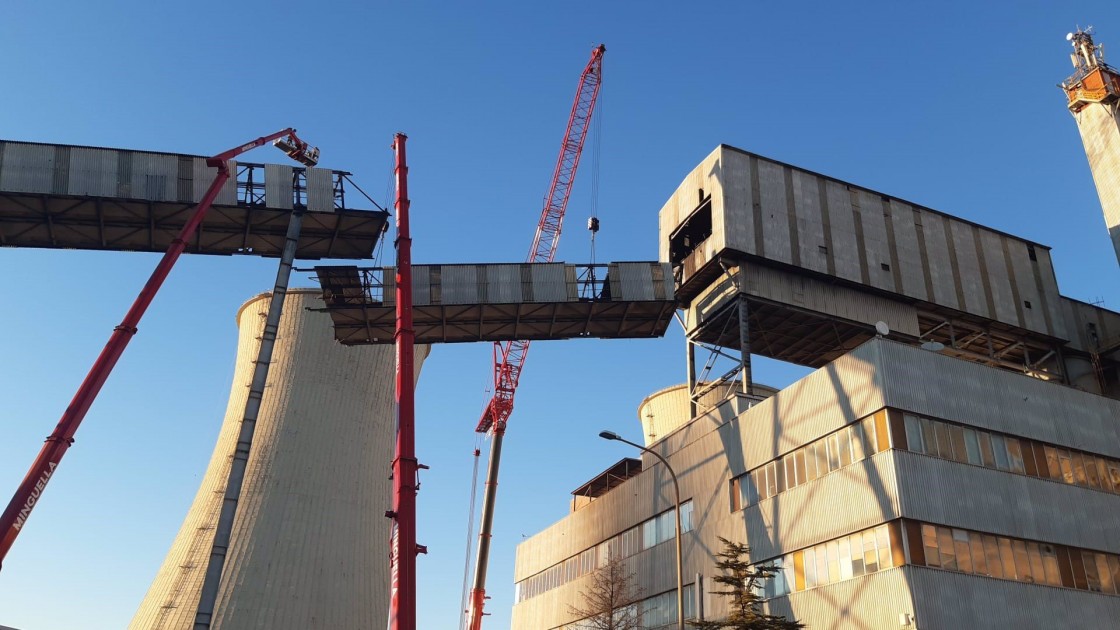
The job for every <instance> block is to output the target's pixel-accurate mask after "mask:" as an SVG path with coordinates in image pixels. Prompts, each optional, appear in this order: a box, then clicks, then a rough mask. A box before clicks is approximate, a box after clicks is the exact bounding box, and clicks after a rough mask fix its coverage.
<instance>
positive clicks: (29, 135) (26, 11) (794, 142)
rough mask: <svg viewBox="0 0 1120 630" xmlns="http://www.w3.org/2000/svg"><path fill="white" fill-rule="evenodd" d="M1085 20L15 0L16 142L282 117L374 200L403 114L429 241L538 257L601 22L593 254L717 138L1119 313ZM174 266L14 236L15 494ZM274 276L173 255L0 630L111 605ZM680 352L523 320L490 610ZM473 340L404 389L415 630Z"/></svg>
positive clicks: (456, 508) (52, 624) (7, 43)
mask: <svg viewBox="0 0 1120 630" xmlns="http://www.w3.org/2000/svg"><path fill="white" fill-rule="evenodd" d="M1078 24H1080V25H1082V26H1085V25H1087V24H1093V25H1095V26H1096V27H1097V31H1098V34H1099V39H1100V40H1101V41H1103V42H1105V43H1106V44H1108V45H1109V48H1111V47H1115V48H1116V49H1117V50H1120V5H1118V4H1117V3H1116V2H1115V1H1114V0H1111V1H1083V2H1078V3H1076V4H1075V3H1042V2H1002V3H996V2H991V3H977V2H940V3H920V4H915V3H901V2H884V3H858V4H851V5H847V6H839V5H837V4H836V3H830V2H820V3H806V2H798V3H746V2H711V3H703V4H685V3H666V2H642V3H623V2H618V3H501V4H500V3H481V2H474V3H459V4H456V3H434V2H414V3H392V4H390V3H382V2H352V3H336V4H335V5H334V6H328V5H327V3H306V2H303V3H294V2H240V3H236V2H228V3H221V4H212V3H161V2H108V3H89V2H74V1H62V2H52V3H32V2H18V1H17V2H9V3H6V6H5V9H4V17H3V20H2V21H0V76H3V77H4V104H3V107H2V108H0V138H5V139H12V140H31V141H42V142H59V143H68V144H90V145H106V146H118V147H127V148H136V149H152V150H168V151H177V152H189V153H198V154H207V155H209V154H213V153H216V152H218V151H221V150H224V149H227V148H229V147H231V146H235V145H237V144H239V143H241V142H244V141H245V140H247V139H250V138H255V137H257V136H259V135H262V134H264V133H268V132H271V131H274V130H276V129H280V128H283V127H285V126H288V125H293V126H296V127H298V128H299V129H300V131H301V132H302V134H303V135H305V136H306V138H308V139H309V140H311V141H313V142H314V143H316V144H318V145H319V146H320V147H321V149H322V155H323V160H322V165H323V166H326V167H333V168H341V169H346V170H350V171H353V172H354V173H355V175H356V179H357V181H358V182H359V183H360V184H362V186H363V187H364V188H366V189H367V190H369V191H372V192H375V193H376V196H377V197H378V199H379V201H384V196H385V194H384V191H385V189H386V184H387V181H388V173H389V165H390V161H391V154H390V151H389V143H390V140H391V136H392V133H393V132H395V131H404V132H406V133H408V134H409V136H410V144H409V157H410V163H411V175H412V178H411V180H410V185H411V192H412V200H413V205H412V208H413V217H414V218H413V230H414V239H415V250H414V259H415V260H417V261H419V262H431V263H451V262H491V261H520V260H522V259H523V258H524V256H525V252H526V251H527V250H528V246H529V242H530V240H531V236H532V232H533V229H534V227H535V225H536V220H537V217H538V215H539V212H540V204H541V199H542V197H543V195H544V193H545V190H546V186H547V183H548V178H549V176H550V174H551V170H552V166H553V164H554V162H555V159H556V153H557V150H558V148H559V140H560V136H561V133H562V131H563V126H564V123H565V120H566V117H567V115H568V110H569V107H570V104H571V99H572V95H573V91H574V88H575V85H576V79H577V76H578V73H579V71H580V69H581V68H582V67H583V65H584V63H585V62H586V60H587V57H588V55H589V53H590V51H591V48H592V47H593V46H594V45H595V44H598V43H600V42H604V43H606V45H607V48H608V52H607V55H606V59H605V65H604V68H605V71H604V75H605V80H604V81H605V83H604V84H605V87H604V94H603V104H604V106H605V107H604V108H603V109H602V113H603V114H604V118H603V122H602V130H603V135H602V162H601V168H600V176H601V189H600V194H599V199H598V204H599V208H600V210H599V216H600V218H601V220H602V225H603V228H602V231H601V232H600V234H599V241H598V253H599V259H600V260H608V259H610V260H650V259H654V258H655V257H656V255H657V211H658V210H659V209H660V207H661V205H662V203H663V202H664V200H665V199H666V198H667V197H668V195H669V194H670V193H671V192H672V191H673V189H674V188H675V187H676V186H677V185H678V184H679V182H680V180H681V179H682V178H683V176H684V175H685V174H686V173H687V172H688V171H689V170H690V169H691V168H692V167H693V166H695V164H697V163H698V162H699V161H700V160H701V159H702V158H703V157H704V156H705V155H707V154H708V153H709V152H710V151H711V150H712V149H713V148H714V147H715V146H716V145H717V144H719V143H727V144H731V145H734V146H738V147H742V148H744V149H748V150H750V151H754V152H757V153H761V154H763V155H766V156H770V157H773V158H776V159H779V160H783V161H786V162H790V163H793V164H796V165H799V166H802V167H805V168H809V169H812V170H815V171H819V172H822V173H826V174H828V175H831V176H834V177H838V178H841V179H845V180H848V181H851V182H855V183H857V184H860V185H863V186H868V187H871V188H873V189H876V190H880V191H883V192H885V193H889V194H893V195H897V196H900V197H903V198H906V199H909V200H912V201H915V202H917V203H921V204H923V205H927V206H929V207H933V208H937V209H939V210H942V211H946V212H949V213H952V214H956V215H958V216H961V217H965V218H967V219H970V220H973V221H977V222H980V223H983V224H987V225H991V226H993V227H995V228H998V229H1002V230H1005V231H1008V232H1011V233H1013V234H1016V235H1019V236H1022V237H1025V238H1028V239H1032V240H1035V241H1039V242H1042V243H1046V244H1049V245H1051V246H1053V248H1054V259H1055V261H1056V267H1057V274H1058V279H1059V284H1060V286H1061V288H1062V291H1063V293H1065V294H1066V295H1069V296H1071V297H1074V298H1079V299H1082V300H1088V301H1096V300H1103V301H1104V303H1105V305H1106V306H1108V307H1111V308H1113V309H1117V308H1120V288H1118V287H1120V270H1118V267H1117V265H1116V261H1115V260H1114V258H1113V254H1112V251H1111V248H1110V247H1109V241H1108V238H1107V235H1106V231H1105V226H1104V223H1103V220H1102V219H1101V212H1100V206H1099V202H1098V200H1097V196H1096V193H1095V191H1094V189H1093V187H1092V180H1091V177H1090V173H1089V169H1088V166H1087V163H1086V160H1085V156H1084V153H1083V151H1082V148H1081V143H1080V139H1079V136H1078V134H1077V130H1076V127H1075V125H1074V122H1073V120H1072V119H1071V117H1070V115H1069V114H1068V113H1067V112H1066V110H1065V107H1064V104H1063V97H1062V95H1061V93H1060V92H1059V91H1058V90H1057V89H1056V88H1055V84H1056V83H1057V82H1059V81H1060V80H1062V79H1064V78H1065V77H1066V76H1067V74H1068V73H1069V72H1070V70H1071V68H1070V65H1069V61H1068V59H1067V50H1068V44H1067V43H1066V42H1065V41H1064V39H1063V38H1064V35H1065V34H1066V32H1067V31H1069V30H1071V29H1072V28H1074V27H1075V26H1076V25H1078ZM1117 62H1120V58H1116V59H1113V63H1117ZM279 157H280V156H279V155H278V154H276V155H273V152H271V151H269V150H268V149H261V150H258V152H256V153H253V154H250V157H249V158H248V159H251V160H254V161H277V159H278V158H279ZM590 176H591V162H590V160H588V161H585V163H584V168H583V171H582V173H581V175H580V178H579V181H578V182H577V190H576V192H575V194H574V196H573V199H572V203H571V205H570V207H569V217H570V222H569V224H568V227H569V229H568V230H567V234H566V235H565V237H564V242H563V244H562V245H561V251H560V256H559V258H561V259H564V260H567V261H571V262H581V261H585V260H586V259H587V257H588V239H587V233H586V231H585V230H584V229H583V223H584V221H585V219H586V217H587V215H588V207H589V205H590V202H591V194H590V186H588V184H589V183H590V181H591V177H590ZM156 258H157V257H156V256H154V255H149V254H109V253H96V252H77V251H37V250H14V249H3V250H0V266H2V268H3V269H4V273H3V274H0V296H2V297H0V322H2V324H3V330H6V331H7V333H6V334H5V335H4V340H3V346H2V348H3V349H2V351H0V352H2V354H0V356H2V357H3V360H2V361H0V402H2V406H0V492H2V493H3V495H2V497H3V498H2V499H0V501H2V502H3V503H6V502H7V500H8V499H7V497H8V495H9V494H10V492H11V491H12V490H14V488H15V486H16V485H17V484H18V482H19V480H20V479H21V478H22V476H23V475H24V473H25V471H26V469H27V466H28V465H29V464H30V462H31V460H32V459H33V457H34V455H35V453H36V452H37V450H38V449H39V447H40V445H41V442H42V439H43V437H44V436H46V435H47V433H49V432H50V430H51V428H52V427H53V426H54V423H55V422H56V421H57V418H58V416H59V414H60V413H61V412H62V410H63V409H64V408H65V406H66V403H67V402H68V401H69V399H70V397H71V396H72V394H73V392H74V390H75V389H76V387H77V385H78V384H79V382H80V381H81V378H82V376H83V375H84V373H85V371H86V370H87V369H88V367H89V366H90V364H91V363H92V361H93V359H94V358H95V356H96V355H97V353H98V352H99V351H100V349H101V347H102V345H103V344H104V342H105V340H106V338H107V336H108V334H109V332H110V331H111V330H112V328H113V326H114V325H116V324H117V323H118V322H119V320H120V318H121V316H122V315H123V314H124V311H125V310H126V309H127V306H128V304H129V303H130V301H131V300H132V299H133V297H134V296H135V294H136V292H137V291H138V290H139V288H140V286H141V285H142V284H143V282H144V280H145V278H146V277H147V275H148V274H149V273H150V271H151V268H152V267H153V265H154V264H155V262H156ZM385 262H386V263H387V264H388V263H389V262H390V261H388V260H386V261H385ZM274 269H275V267H274V262H272V261H261V260H256V259H253V258H209V257H186V258H184V259H182V260H181V262H180V263H179V266H178V267H177V268H176V270H175V271H174V273H173V274H172V276H171V278H170V280H169V282H168V283H167V285H166V286H165V288H164V289H163V292H162V293H161V294H160V295H159V297H158V298H157V300H156V302H155V304H154V305H153V307H152V309H151V310H150V311H149V313H148V315H147V317H146V319H145V320H144V322H143V324H142V325H141V326H140V334H139V335H138V336H137V337H136V339H135V340H134V341H133V343H132V345H131V347H130V348H129V349H128V352H127V353H126V354H125V356H124V359H123V360H122V361H121V362H120V364H119V365H118V367H117V369H116V372H115V373H114V374H113V376H112V378H111V379H110V380H109V382H108V384H107V385H106V387H105V389H104V391H103V392H102V394H101V397H100V398H99V399H98V401H97V402H96V404H95V405H94V407H93V409H92V411H91V412H90V414H89V416H88V418H87V419H86V421H85V424H84V425H83V426H82V428H81V430H80V431H79V432H78V436H77V444H76V445H75V447H74V448H73V449H71V451H70V453H69V455H68V456H67V458H66V460H65V461H64V463H63V464H62V467H61V468H60V469H59V472H58V473H57V474H56V476H55V479H54V481H53V482H52V483H51V486H50V488H49V490H48V491H47V493H46V495H45V497H44V499H43V500H42V501H41V503H40V504H39V507H38V508H37V509H36V511H35V514H34V515H33V517H32V518H31V520H30V521H29V523H28V526H27V529H26V532H25V533H24V534H23V535H22V536H21V537H20V539H19V540H18V541H17V543H16V546H15V547H14V548H13V550H12V552H11V554H10V555H9V556H8V560H7V562H6V564H5V566H4V570H3V572H2V573H0V624H5V625H12V626H16V627H19V628H21V629H23V630H71V629H74V628H82V629H89V630H102V629H104V630H115V629H119V628H122V627H124V626H125V624H126V623H127V622H128V620H129V619H130V618H131V616H132V614H133V612H134V611H135V609H136V606H137V605H138V603H139V602H140V600H141V598H142V597H143V595H144V593H145V591H146V589H147V588H148V585H149V583H150V581H151V579H152V578H153V577H154V575H155V572H156V569H157V568H158V566H159V564H160V562H161V561H162V560H163V557H164V554H165V553H166V551H167V549H168V546H169V544H170V542H171V539H172V537H173V536H174V534H175V532H176V530H177V528H178V526H179V524H180V522H181V520H182V518H183V515H184V514H185V512H186V509H187V507H188V505H189V503H190V501H191V500H192V498H193V496H194V493H195V490H196V489H197V484H198V482H199V479H200V477H201V474H202V472H203V470H204V468H205V466H206V463H207V460H208V458H209V456H210V452H211V449H212V447H213V443H214V439H215V436H216V433H217V429H218V426H219V423H220V421H221V419H222V416H223V413H224V409H225V404H226V399H227V396H228V392H229V387H230V378H231V375H232V367H233V359H234V350H235V341H236V330H235V327H234V313H235V312H236V310H237V307H238V306H239V305H240V304H241V303H242V302H243V301H244V300H246V299H247V298H249V297H250V296H252V295H254V294H256V293H258V292H261V291H264V290H266V289H268V288H269V287H270V286H271V284H270V283H271V279H272V277H273V274H274ZM297 284H300V285H304V286H306V285H307V284H309V283H308V281H307V279H306V276H303V277H301V279H300V280H299V281H297ZM683 351H684V344H683V341H682V338H681V335H680V334H679V332H677V331H675V330H674V331H672V333H671V334H670V336H669V337H668V338H666V339H663V340H653V341H623V342H602V341H572V342H558V343H552V344H546V343H539V344H535V345H534V346H533V352H532V356H531V357H530V360H529V365H528V366H527V368H526V372H525V375H524V379H523V381H522V387H521V392H520V394H519V398H518V404H517V410H516V412H515V414H514V418H513V419H512V421H511V425H510V431H509V434H508V437H507V439H506V451H505V459H504V462H503V477H502V479H501V485H500V487H501V495H500V499H499V503H498V511H497V525H496V528H495V537H494V554H493V558H492V565H491V570H490V580H489V586H490V592H491V594H492V596H493V599H492V600H491V601H490V605H489V610H490V611H491V612H492V613H493V614H492V616H491V617H489V618H488V620H487V623H486V627H489V628H507V627H508V626H509V618H510V608H511V606H512V593H513V585H512V579H513V578H512V575H513V558H514V550H515V546H516V544H517V543H518V541H520V540H521V538H522V536H523V535H528V534H532V533H534V532H537V531H539V530H541V529H542V528H544V527H546V526H547V525H549V524H551V523H553V522H554V521H556V520H558V519H559V518H561V517H562V516H563V515H564V514H565V513H566V511H567V506H568V499H569V495H568V493H569V492H570V491H571V490H572V489H573V488H575V487H577V486H579V485H580V484H581V483H582V482H584V481H585V480H587V479H588V478H590V477H591V476H593V475H594V474H596V473H598V472H600V471H601V470H603V469H604V468H605V467H607V466H608V465H610V464H611V463H613V462H615V461H617V460H618V459H619V458H621V457H623V456H625V455H630V454H631V453H629V452H626V451H625V450H623V449H622V447H620V446H619V445H617V444H616V443H607V442H603V441H602V440H599V439H597V438H596V437H595V436H596V433H597V432H598V431H599V430H600V429H603V428H611V429H614V430H617V431H619V432H621V433H623V434H625V435H628V436H629V437H630V438H631V439H638V438H639V437H640V429H639V425H638V420H637V415H636V407H637V405H638V403H639V402H640V401H641V399H642V398H643V397H644V396H645V395H646V394H648V393H650V392H652V391H654V390H657V389H659V388H661V387H665V386H667V385H671V384H675V383H678V382H680V381H682V380H683V378H684V375H685V371H684V361H683ZM489 353H490V348H489V347H488V346H485V345H478V346H454V347H450V346H449V347H441V348H437V349H436V351H435V352H433V353H432V356H431V358H430V360H429V361H428V363H427V365H426V366H425V367H424V373H423V375H422V377H421V381H420V385H419V391H418V420H417V426H418V439H417V444H418V451H419V457H420V459H421V461H422V462H423V463H426V464H428V465H430V466H431V470H430V471H429V472H427V473H425V474H424V476H423V478H422V479H423V488H422V491H421V494H420V499H419V500H420V519H421V523H420V531H419V541H420V542H421V543H422V544H426V545H427V546H428V548H429V550H430V553H429V555H427V556H423V557H421V558H420V561H419V571H420V583H421V590H420V593H419V603H420V605H419V607H420V617H419V621H420V627H422V628H426V629H427V628H433V629H434V628H455V627H456V626H457V623H458V612H459V601H460V587H461V583H462V575H463V560H464V550H465V535H466V526H467V522H466V520H467V506H468V500H469V480H470V473H471V463H472V457H471V451H472V450H473V448H474V446H475V442H476V436H475V434H474V432H473V428H474V426H475V424H476V422H477V419H478V414H479V411H480V410H481V406H482V404H483V402H484V400H485V398H486V395H485V392H484V387H485V386H486V384H487V382H488V380H489V369H488V360H489ZM802 373H803V371H801V370H799V369H796V368H793V367H791V366H787V365H781V364H776V363H773V362H760V367H759V368H758V369H757V372H756V374H757V378H758V379H759V380H760V381H762V382H768V383H771V384H774V385H779V386H781V385H786V384H788V383H789V382H791V381H792V380H793V379H795V378H797V377H798V376H799V375H800V374H802ZM376 595H377V594H371V596H376Z"/></svg>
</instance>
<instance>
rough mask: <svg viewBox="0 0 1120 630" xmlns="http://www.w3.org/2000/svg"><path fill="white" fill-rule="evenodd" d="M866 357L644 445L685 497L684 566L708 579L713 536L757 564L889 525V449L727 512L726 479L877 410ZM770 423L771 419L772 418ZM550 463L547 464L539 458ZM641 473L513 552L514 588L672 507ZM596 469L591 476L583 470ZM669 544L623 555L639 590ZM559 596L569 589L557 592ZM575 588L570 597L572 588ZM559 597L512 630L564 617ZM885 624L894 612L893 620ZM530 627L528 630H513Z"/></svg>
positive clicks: (665, 564)
mask: <svg viewBox="0 0 1120 630" xmlns="http://www.w3.org/2000/svg"><path fill="white" fill-rule="evenodd" d="M877 360H878V353H877V352H875V350H874V347H873V346H867V345H865V346H863V347H861V348H858V349H857V350H856V351H854V352H853V353H851V354H849V355H847V356H845V357H842V358H841V359H839V360H837V361H836V362H834V363H832V364H830V366H828V367H826V368H822V369H820V370H817V371H815V372H813V373H812V374H810V375H809V376H807V377H805V378H804V379H802V380H800V381H798V382H797V383H795V384H794V385H792V386H791V387H789V388H786V389H785V390H782V391H780V392H778V393H777V394H774V395H773V396H772V397H770V398H768V399H766V400H764V401H762V402H760V403H758V404H756V405H755V406H754V407H752V408H750V409H749V410H746V411H745V412H743V413H741V414H740V415H739V417H738V418H737V419H732V418H733V415H732V414H729V413H728V410H729V409H731V408H732V407H733V405H731V404H725V405H722V406H720V407H719V408H717V409H715V410H713V411H712V412H711V413H709V414H706V415H704V416H702V417H701V418H699V419H697V420H696V421H695V422H692V423H690V424H688V425H686V426H685V427H683V428H681V429H680V430H678V431H676V432H673V433H671V434H669V435H668V436H666V437H664V438H662V439H659V440H658V441H657V442H656V443H654V444H653V445H652V447H651V448H654V449H656V450H657V451H658V452H660V453H662V454H664V455H667V457H668V459H669V462H670V464H671V465H672V466H673V468H674V470H676V471H677V472H678V474H679V475H680V483H681V496H682V499H684V500H689V499H691V500H692V503H693V524H694V531H695V532H696V533H695V534H686V535H685V537H684V540H683V542H684V559H683V562H684V571H685V574H686V575H693V574H695V573H697V572H700V573H704V574H706V575H711V572H712V563H713V560H712V558H711V555H712V553H714V551H716V550H718V548H719V542H718V540H717V536H724V537H727V538H731V539H734V540H738V541H745V542H747V543H748V544H750V545H751V546H752V547H753V548H754V554H755V557H757V558H763V557H770V556H773V555H778V554H780V553H784V552H785V551H788V550H792V549H795V548H800V547H803V546H807V545H812V544H816V543H819V542H823V541H825V540H828V539H830V538H833V537H835V536H839V535H842V534H847V533H851V532H853V531H858V530H860V529H863V528H865V527H868V526H871V525H876V524H879V523H882V522H884V521H886V520H889V519H892V518H895V517H896V516H897V515H898V513H899V507H898V501H897V498H896V497H897V493H896V490H895V488H896V486H897V482H896V480H895V475H894V466H893V460H892V458H891V454H890V453H889V452H886V453H880V454H878V455H876V456H874V457H873V458H872V459H870V460H867V461H865V462H862V463H860V464H857V465H852V466H849V467H847V468H845V469H843V470H841V471H837V472H835V473H833V474H830V475H828V476H826V477H825V478H822V479H820V480H818V481H816V482H814V483H811V484H807V485H805V486H800V487H798V488H794V489H793V490H790V491H787V492H786V493H783V494H780V495H778V496H777V497H775V498H773V499H769V500H767V501H764V502H763V503H762V504H761V505H760V506H758V507H757V508H753V509H752V510H748V511H746V512H734V513H733V512H731V509H730V507H731V503H730V488H729V481H730V479H731V477H732V476H733V475H738V474H741V473H742V472H744V471H746V470H748V469H750V468H753V467H756V466H758V465H760V464H762V463H765V462H766V461H769V460H771V459H773V457H774V456H775V455H778V454H783V453H786V452H789V451H791V450H794V449H795V448H797V447H800V446H801V445H803V444H804V443H806V442H808V441H811V440H813V439H815V438H818V437H821V436H822V435H824V434H826V433H829V432H831V431H833V430H835V429H837V428H840V427H842V426H844V425H846V424H848V423H849V422H851V421H853V420H855V419H857V418H861V417H864V416H866V415H868V414H870V413H873V412H874V411H876V410H878V409H880V408H882V406H883V400H882V397H881V395H880V394H879V393H878V389H879V386H878V380H879V378H880V374H879V369H880V368H879V367H878V366H877V365H876V364H875V363H876V361H877ZM779 418H780V419H781V422H779ZM542 457H543V458H544V459H543V460H541V465H543V466H550V465H555V466H557V467H558V468H560V469H562V468H563V467H564V466H568V465H569V462H567V461H566V460H564V458H563V455H562V454H561V453H555V454H549V453H542ZM549 457H554V458H555V459H556V461H555V462H551V463H550V462H549V461H548V458H549ZM643 465H644V466H645V470H644V472H642V473H641V474H640V475H638V476H637V477H634V478H632V479H630V480H627V481H626V482H624V483H623V484H622V486H620V487H619V488H617V489H615V490H613V491H612V492H609V493H607V494H606V495H604V496H602V497H600V498H599V499H597V500H596V501H595V502H593V503H591V504H590V505H588V506H586V507H584V508H582V509H580V510H577V511H576V512H574V513H572V514H570V515H569V516H568V517H566V518H565V519H563V520H561V521H559V522H558V523H555V524H554V525H552V526H551V527H549V528H547V529H546V530H544V531H543V532H541V533H540V534H537V535H536V536H533V537H532V538H529V539H528V540H526V541H525V542H523V543H521V544H520V545H519V546H518V549H517V560H516V566H515V577H514V579H515V581H520V580H523V579H525V578H527V577H529V576H531V575H534V574H536V573H538V572H540V571H542V570H544V569H546V568H548V567H550V566H552V565H554V564H556V563H557V562H560V561H562V560H564V559H566V558H569V557H571V556H573V555H575V554H577V553H579V552H582V551H583V550H585V549H588V548H590V547H592V546H594V545H596V544H598V543H600V542H602V541H603V540H606V539H608V538H610V537H612V536H615V535H617V534H619V533H622V532H623V531H626V530H627V529H629V528H631V527H634V526H636V525H638V524H639V523H641V522H643V521H645V520H647V519H649V518H650V517H651V516H653V515H655V514H658V513H660V512H663V511H665V510H669V509H671V508H672V506H673V491H672V482H671V480H670V478H669V476H668V474H667V473H666V472H665V470H664V467H663V466H662V465H660V464H659V463H657V462H656V460H655V459H654V458H652V457H649V456H646V457H644V458H643ZM591 472H597V471H590V472H589V474H591ZM672 554H673V545H672V543H671V542H665V543H662V544H661V545H658V546H656V547H653V548H652V549H648V550H645V551H642V552H640V553H639V554H637V555H636V556H634V558H635V561H636V562H638V563H639V564H638V566H639V568H640V569H641V570H640V571H639V572H638V575H639V576H640V579H641V585H642V587H643V588H645V589H646V592H647V593H658V592H663V591H665V590H670V589H672V588H673V587H674V580H675V577H674V575H675V574H674V562H673V559H672ZM561 592H563V593H567V592H569V591H561ZM572 592H575V591H572ZM571 601H573V600H572V599H564V598H563V596H561V595H560V594H556V595H550V594H545V595H542V596H538V597H536V598H532V599H530V600H527V601H525V602H522V603H520V604H518V605H516V606H515V607H514V619H515V625H514V627H515V628H548V627H553V626H555V625H559V624H561V623H564V622H566V621H569V620H570V619H569V618H567V617H565V616H564V615H565V611H566V605H565V604H566V603H570V602H571ZM895 619H896V622H897V615H895ZM519 620H532V622H533V623H535V624H537V625H528V624H524V625H522V624H521V623H520V622H519Z"/></svg>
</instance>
